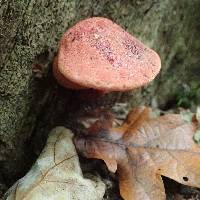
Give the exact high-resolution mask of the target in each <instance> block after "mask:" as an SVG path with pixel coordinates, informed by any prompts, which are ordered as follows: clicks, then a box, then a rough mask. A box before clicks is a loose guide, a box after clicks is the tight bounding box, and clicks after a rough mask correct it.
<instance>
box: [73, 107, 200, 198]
mask: <svg viewBox="0 0 200 200" xmlns="http://www.w3.org/2000/svg"><path fill="white" fill-rule="evenodd" d="M111 120H112V119H111ZM107 121H108V119H106V120H102V119H101V120H100V121H98V122H95V124H94V125H93V126H92V127H90V128H89V129H88V133H87V135H85V136H83V137H80V136H79V137H77V138H76V139H75V144H76V147H77V149H78V150H79V151H80V152H82V153H83V154H84V155H85V156H86V157H88V158H98V159H102V160H104V161H105V163H106V165H107V166H108V168H109V170H111V171H113V172H115V171H116V170H117V171H118V176H119V183H120V193H121V196H122V197H123V198H124V199H125V200H164V199H165V198H166V196H165V191H164V185H163V181H162V177H161V175H163V176H166V177H169V178H171V179H174V180H176V181H177V182H179V183H182V184H185V185H189V186H195V187H200V148H199V146H198V145H197V144H195V142H194V141H193V135H194V133H195V131H196V128H197V127H196V124H195V123H193V122H189V121H187V120H184V119H183V118H182V116H181V115H178V114H167V115H164V116H160V117H152V115H151V110H150V109H149V108H145V107H138V108H135V109H133V110H132V111H131V112H130V114H129V115H128V117H127V119H126V120H125V122H124V123H123V124H122V126H121V127H118V128H112V127H110V128H108V127H107V125H106V126H105V125H104V123H106V124H109V123H108V122H107ZM110 124H112V123H110Z"/></svg>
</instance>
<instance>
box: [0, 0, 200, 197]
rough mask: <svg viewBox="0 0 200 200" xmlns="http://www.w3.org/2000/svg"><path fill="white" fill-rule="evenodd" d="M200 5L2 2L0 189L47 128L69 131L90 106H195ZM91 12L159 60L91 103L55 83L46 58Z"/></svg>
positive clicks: (199, 87)
mask: <svg viewBox="0 0 200 200" xmlns="http://www.w3.org/2000/svg"><path fill="white" fill-rule="evenodd" d="M199 9H200V1H199V0H190V1H188V0H182V1H174V0H163V1H160V0H145V1H144V0H84V1H81V0H57V1H55V0H20V1H18V0H16V1H14V0H0V16H1V17H0V61H1V62H0V190H1V187H2V188H3V187H4V186H5V187H8V186H9V185H10V184H12V183H13V182H14V181H15V180H16V179H17V178H19V177H21V176H22V175H23V174H24V173H25V172H26V171H27V169H28V168H29V167H30V166H31V164H32V162H33V160H34V159H35V158H36V156H37V155H38V153H39V152H40V150H41V148H42V146H43V144H44V142H45V139H46V136H47V134H48V132H49V130H50V129H51V128H52V127H54V126H56V125H64V126H66V127H69V128H72V129H73V128H74V127H73V125H74V123H75V122H76V116H77V113H80V112H82V111H85V110H87V109H90V107H91V106H96V105H98V104H99V103H100V104H104V105H109V106H112V105H114V103H115V102H122V101H125V102H127V103H128V105H129V106H131V105H137V104H146V105H151V106H159V107H161V108H164V109H166V108H170V107H171V106H172V104H173V105H177V104H178V105H184V106H193V105H195V104H197V102H198V100H199V101H200V81H199V80H198V79H199V76H200V67H199V63H200V35H199V33H200V23H199V19H200V12H199ZM91 16H104V17H108V18H110V19H112V20H113V21H115V22H117V23H118V24H120V25H121V26H122V27H124V28H125V29H127V31H128V32H130V33H131V34H134V35H135V36H136V37H138V38H139V39H140V40H141V41H143V43H145V44H147V45H148V46H150V47H151V48H153V49H155V50H156V51H157V52H158V53H159V54H160V56H161V59H162V71H161V73H160V75H159V76H158V77H157V78H156V80H155V81H153V82H152V83H151V84H150V85H149V86H148V87H145V88H142V89H139V90H137V91H134V92H129V93H124V94H121V93H116V94H111V95H109V96H108V97H105V98H104V99H101V100H98V102H97V103H95V105H93V104H92V105H88V104H87V103H84V102H82V101H80V100H78V98H77V93H75V92H73V91H66V90H65V89H63V88H61V87H60V86H59V85H57V83H56V81H55V80H54V79H53V76H52V72H51V63H52V60H53V57H54V55H55V53H56V51H57V46H58V42H59V38H60V37H61V36H62V34H63V33H64V32H65V30H66V29H67V28H69V27H70V26H71V25H73V24H75V23H76V22H77V21H79V20H81V19H84V18H86V17H91ZM0 194H1V192H0Z"/></svg>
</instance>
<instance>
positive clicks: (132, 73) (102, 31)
mask: <svg viewBox="0 0 200 200" xmlns="http://www.w3.org/2000/svg"><path fill="white" fill-rule="evenodd" d="M160 67H161V61H160V57H159V56H158V54H157V53H156V52H155V51H153V50H152V49H150V48H148V47H147V46H145V45H144V44H142V43H141V42H140V41H139V40H138V39H136V38H135V37H133V36H132V35H130V34H129V33H128V32H126V31H125V30H124V29H123V28H121V27H120V26H119V25H117V24H116V23H114V22H112V21H111V20H109V19H107V18H103V17H92V18H89V19H85V20H82V21H80V22H78V23H77V24H76V25H74V26H73V27H71V28H70V29H69V30H68V31H67V32H66V33H65V34H64V35H63V37H62V38H61V41H60V46H59V52H58V55H57V56H56V58H55V60H54V67H53V72H54V76H55V78H56V79H57V81H58V82H59V83H60V84H61V85H62V86H64V87H65V88H68V89H75V90H82V89H93V90H95V91H100V92H101V93H107V92H112V91H127V90H131V89H134V88H138V87H141V86H143V85H146V84H147V83H148V82H150V81H151V80H153V79H154V78H155V76H156V75H157V74H158V73H159V71H160Z"/></svg>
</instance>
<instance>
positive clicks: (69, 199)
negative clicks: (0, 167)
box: [4, 127, 105, 200]
mask: <svg viewBox="0 0 200 200" xmlns="http://www.w3.org/2000/svg"><path fill="white" fill-rule="evenodd" d="M72 136H73V134H72V133H71V131H70V130H68V129H66V128H64V127H57V128H55V129H53V130H52V132H51V133H50V136H49V139H48V141H47V144H46V147H45V148H44V150H43V151H42V153H41V155H40V156H39V158H38V159H37V161H36V163H35V164H34V166H33V167H32V168H31V170H30V171H29V172H28V173H27V174H26V175H25V176H24V177H23V178H22V179H20V180H19V181H17V182H16V183H15V184H14V185H13V186H12V187H11V188H10V189H9V191H8V192H7V194H6V196H7V197H5V198H4V199H7V200H62V199H63V200H100V199H102V198H103V195H104V191H105V185H104V184H103V183H102V182H101V181H100V180H98V179H97V180H96V181H92V180H89V179H85V178H83V175H82V171H81V168H80V165H79V160H78V156H77V153H76V150H75V147H74V145H73V142H72Z"/></svg>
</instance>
